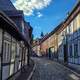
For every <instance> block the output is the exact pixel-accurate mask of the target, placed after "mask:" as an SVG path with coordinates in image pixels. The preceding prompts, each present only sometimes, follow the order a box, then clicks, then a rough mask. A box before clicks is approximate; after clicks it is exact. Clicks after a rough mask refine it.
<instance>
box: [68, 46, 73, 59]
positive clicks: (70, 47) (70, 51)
mask: <svg viewBox="0 0 80 80" xmlns="http://www.w3.org/2000/svg"><path fill="white" fill-rule="evenodd" d="M69 53H70V54H69V56H70V57H72V56H73V55H72V45H70V46H69Z"/></svg>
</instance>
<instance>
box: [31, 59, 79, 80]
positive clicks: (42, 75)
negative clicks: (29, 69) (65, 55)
mask: <svg viewBox="0 0 80 80" xmlns="http://www.w3.org/2000/svg"><path fill="white" fill-rule="evenodd" d="M33 60H34V62H35V63H36V69H35V72H34V74H33V76H32V79H31V80H80V78H79V77H78V76H77V75H76V74H74V73H73V72H71V71H70V70H68V69H67V68H65V67H64V66H63V65H61V64H59V63H57V62H54V61H50V60H47V59H44V58H33Z"/></svg>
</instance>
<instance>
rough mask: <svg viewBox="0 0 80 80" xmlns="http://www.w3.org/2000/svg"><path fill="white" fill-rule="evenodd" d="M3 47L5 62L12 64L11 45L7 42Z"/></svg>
mask: <svg viewBox="0 0 80 80" xmlns="http://www.w3.org/2000/svg"><path fill="white" fill-rule="evenodd" d="M3 47H4V48H3V49H4V50H3V62H4V63H6V62H10V43H9V42H6V41H5V42H4V46H3Z"/></svg>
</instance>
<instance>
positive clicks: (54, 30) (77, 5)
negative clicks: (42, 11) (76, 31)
mask: <svg viewBox="0 0 80 80" xmlns="http://www.w3.org/2000/svg"><path fill="white" fill-rule="evenodd" d="M79 6H80V1H78V2H77V4H76V5H75V7H74V8H73V9H72V11H71V12H70V13H69V15H68V17H67V18H66V20H64V21H62V22H61V23H60V24H59V25H58V26H57V27H56V28H54V29H53V30H52V31H51V32H50V33H49V34H47V35H46V36H44V37H43V38H42V39H41V41H40V43H42V42H43V41H45V40H46V39H47V38H49V37H50V36H51V35H53V34H54V33H55V32H56V31H57V30H58V29H59V28H60V27H61V26H62V25H63V24H64V23H65V22H66V21H67V20H68V19H69V17H70V16H71V15H72V14H73V12H74V11H75V10H76V9H77V8H78V7H79Z"/></svg>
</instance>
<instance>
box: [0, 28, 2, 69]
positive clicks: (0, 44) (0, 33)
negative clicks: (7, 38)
mask: <svg viewBox="0 0 80 80" xmlns="http://www.w3.org/2000/svg"><path fill="white" fill-rule="evenodd" d="M1 46H2V29H0V54H1ZM0 70H1V57H0Z"/></svg>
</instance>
